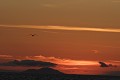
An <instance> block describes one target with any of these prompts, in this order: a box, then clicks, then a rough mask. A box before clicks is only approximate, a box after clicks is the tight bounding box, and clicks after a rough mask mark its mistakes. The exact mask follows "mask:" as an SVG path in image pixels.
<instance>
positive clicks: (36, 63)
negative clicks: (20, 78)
mask: <svg viewBox="0 0 120 80" xmlns="http://www.w3.org/2000/svg"><path fill="white" fill-rule="evenodd" d="M56 65H57V64H55V63H51V62H44V61H35V60H21V61H19V60H13V61H9V62H4V63H0V66H33V67H34V66H38V67H55V66H56Z"/></svg>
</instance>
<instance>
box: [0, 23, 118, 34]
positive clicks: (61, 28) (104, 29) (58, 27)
mask: <svg viewBox="0 0 120 80" xmlns="http://www.w3.org/2000/svg"><path fill="white" fill-rule="evenodd" d="M0 26H3V27H15V28H33V29H47V30H67V31H95V32H113V33H120V29H113V28H88V27H68V26H36V25H0Z"/></svg>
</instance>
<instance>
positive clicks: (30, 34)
mask: <svg viewBox="0 0 120 80" xmlns="http://www.w3.org/2000/svg"><path fill="white" fill-rule="evenodd" d="M30 36H32V37H34V36H38V35H37V34H30Z"/></svg>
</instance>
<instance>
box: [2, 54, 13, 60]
mask: <svg viewBox="0 0 120 80" xmlns="http://www.w3.org/2000/svg"><path fill="white" fill-rule="evenodd" d="M0 58H4V59H6V58H7V59H9V58H13V56H11V55H0Z"/></svg>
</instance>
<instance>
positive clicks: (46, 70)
mask: <svg viewBox="0 0 120 80" xmlns="http://www.w3.org/2000/svg"><path fill="white" fill-rule="evenodd" d="M24 73H32V74H34V73H35V74H64V73H62V72H60V71H58V70H55V69H53V68H48V67H45V68H41V69H28V70H26V71H24Z"/></svg>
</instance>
